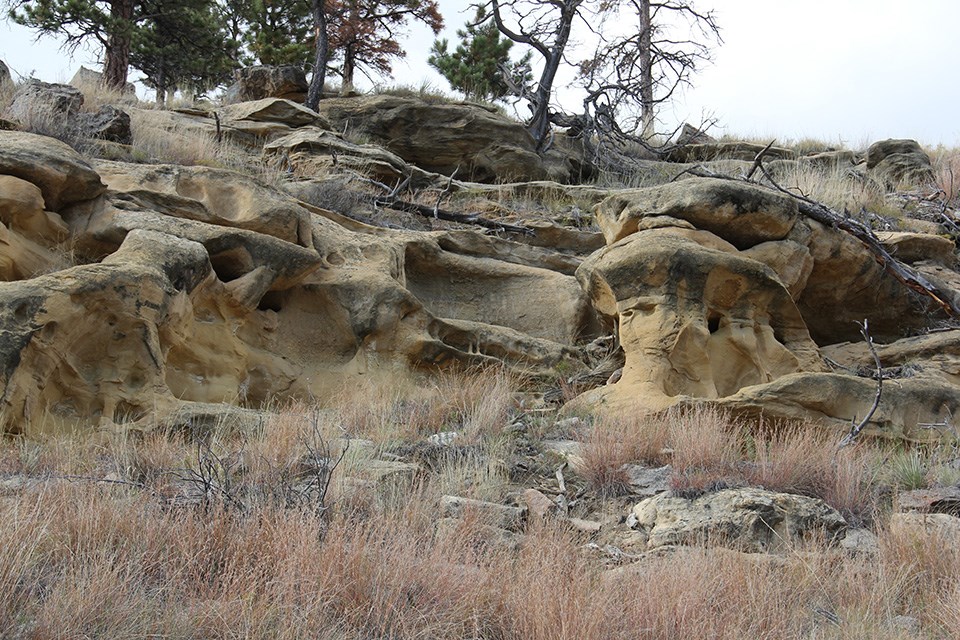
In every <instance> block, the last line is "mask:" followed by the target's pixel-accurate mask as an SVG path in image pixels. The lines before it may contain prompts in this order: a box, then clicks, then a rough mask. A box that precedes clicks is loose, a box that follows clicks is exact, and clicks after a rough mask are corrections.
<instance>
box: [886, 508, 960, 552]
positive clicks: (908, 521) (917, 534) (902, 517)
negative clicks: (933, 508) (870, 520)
mask: <svg viewBox="0 0 960 640" xmlns="http://www.w3.org/2000/svg"><path fill="white" fill-rule="evenodd" d="M890 532H891V533H893V534H895V535H898V536H902V537H908V538H934V539H935V540H936V541H938V542H941V543H944V544H946V545H949V546H950V547H955V546H956V545H957V544H958V543H960V518H958V517H957V516H952V515H949V514H946V513H912V512H911V513H895V514H893V515H892V516H890Z"/></svg>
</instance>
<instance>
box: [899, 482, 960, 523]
mask: <svg viewBox="0 0 960 640" xmlns="http://www.w3.org/2000/svg"><path fill="white" fill-rule="evenodd" d="M896 504H897V509H898V510H900V511H905V512H910V511H914V512H918V513H947V514H950V515H952V516H960V487H936V488H933V489H916V490H914V491H905V492H903V493H901V494H900V495H898V496H897V500H896Z"/></svg>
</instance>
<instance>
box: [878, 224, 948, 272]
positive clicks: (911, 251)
mask: <svg viewBox="0 0 960 640" xmlns="http://www.w3.org/2000/svg"><path fill="white" fill-rule="evenodd" d="M877 238H879V239H880V242H882V243H883V247H884V248H885V249H886V250H887V251H889V252H890V255H892V256H893V257H895V258H896V259H897V260H900V261H901V262H905V263H907V264H914V263H916V262H921V261H923V260H931V261H933V262H936V263H937V264H940V265H943V266H945V267H953V266H954V264H956V261H957V257H956V250H957V248H956V246H955V245H954V244H953V241H952V240H950V239H949V238H944V237H943V236H936V235H932V234H929V233H909V232H904V231H878V232H877Z"/></svg>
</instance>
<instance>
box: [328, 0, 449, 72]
mask: <svg viewBox="0 0 960 640" xmlns="http://www.w3.org/2000/svg"><path fill="white" fill-rule="evenodd" d="M327 10H328V12H329V15H330V21H329V23H328V24H329V35H330V54H331V56H335V57H337V58H339V59H340V60H342V61H343V66H342V71H341V76H342V77H343V88H344V89H345V90H349V89H350V88H351V87H352V86H353V78H354V75H355V73H356V70H357V68H359V67H366V68H369V69H371V70H373V71H375V72H376V73H380V74H385V75H386V74H389V73H390V72H391V71H392V64H391V63H392V61H393V59H394V58H403V57H404V56H406V52H404V50H403V48H401V47H400V43H399V42H397V37H398V36H399V35H400V29H402V28H403V26H404V25H405V24H406V23H407V22H408V21H410V20H416V21H418V22H422V23H424V24H425V25H427V26H428V27H430V29H431V30H432V31H433V32H434V33H439V32H440V29H442V28H443V17H442V16H441V15H440V9H439V7H438V6H437V0H327Z"/></svg>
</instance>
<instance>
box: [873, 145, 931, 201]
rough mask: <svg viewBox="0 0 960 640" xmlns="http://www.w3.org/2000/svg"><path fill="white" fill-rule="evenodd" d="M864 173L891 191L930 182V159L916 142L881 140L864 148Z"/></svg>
mask: <svg viewBox="0 0 960 640" xmlns="http://www.w3.org/2000/svg"><path fill="white" fill-rule="evenodd" d="M867 170H868V171H869V172H870V173H872V174H873V175H874V176H876V177H877V178H879V179H880V180H882V181H883V182H885V183H886V185H887V186H888V187H890V188H891V189H896V188H898V187H900V186H901V185H906V186H912V185H918V184H924V183H927V182H930V181H931V180H933V167H932V165H931V164H930V156H928V155H927V154H926V152H925V151H924V150H923V148H922V147H921V146H920V145H919V144H918V143H917V142H916V141H915V140H893V139H891V140H881V141H880V142H874V143H873V144H872V145H870V148H869V149H867Z"/></svg>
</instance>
